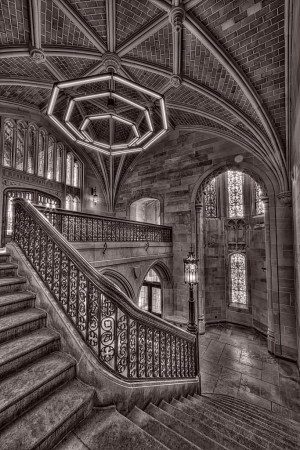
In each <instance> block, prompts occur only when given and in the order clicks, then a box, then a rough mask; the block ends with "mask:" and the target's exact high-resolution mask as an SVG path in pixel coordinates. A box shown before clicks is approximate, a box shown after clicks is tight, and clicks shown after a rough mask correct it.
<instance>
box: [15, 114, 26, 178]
mask: <svg viewBox="0 0 300 450" xmlns="http://www.w3.org/2000/svg"><path fill="white" fill-rule="evenodd" d="M25 133H26V131H25V124H24V123H23V122H19V123H18V125H17V151H16V169H18V170H24V154H25Z"/></svg>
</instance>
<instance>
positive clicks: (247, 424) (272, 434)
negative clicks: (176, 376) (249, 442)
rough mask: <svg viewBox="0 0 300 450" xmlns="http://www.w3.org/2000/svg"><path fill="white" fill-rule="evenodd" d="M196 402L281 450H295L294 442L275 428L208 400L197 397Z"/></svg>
mask: <svg viewBox="0 0 300 450" xmlns="http://www.w3.org/2000/svg"><path fill="white" fill-rule="evenodd" d="M196 401H197V402H199V405H200V406H201V407H203V408H204V409H205V410H209V411H212V412H214V413H215V414H217V415H219V416H223V417H224V418H225V419H226V420H228V421H234V422H235V423H236V424H238V425H239V426H241V427H242V428H247V429H249V430H251V431H252V432H253V433H255V434H256V435H259V436H261V437H262V438H264V439H266V440H267V441H269V442H270V443H273V444H275V445H277V446H279V447H281V448H290V449H294V448H295V446H294V443H293V442H290V441H289V440H288V439H287V438H286V436H285V435H282V434H281V433H280V432H278V433H277V432H276V430H275V431H274V428H266V426H265V425H264V424H261V423H260V422H259V421H254V420H253V419H252V418H249V417H247V416H243V417H242V416H241V415H239V414H233V413H232V412H231V411H230V410H229V409H226V408H224V407H222V408H221V407H220V406H219V405H216V404H215V403H213V402H209V401H208V399H207V398H203V397H200V396H197V399H196ZM197 408H198V407H197ZM296 448H297V447H296Z"/></svg>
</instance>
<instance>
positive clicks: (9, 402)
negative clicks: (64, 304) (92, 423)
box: [0, 253, 94, 450]
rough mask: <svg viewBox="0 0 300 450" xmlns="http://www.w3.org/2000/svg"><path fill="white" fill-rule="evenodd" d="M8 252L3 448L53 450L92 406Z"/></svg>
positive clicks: (2, 258)
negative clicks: (51, 449)
mask: <svg viewBox="0 0 300 450" xmlns="http://www.w3.org/2000/svg"><path fill="white" fill-rule="evenodd" d="M17 269H18V267H17V266H16V265H14V264H12V263H11V262H10V256H9V254H7V253H0V449H1V450H25V449H26V450H27V449H28V450H29V449H41V450H42V449H50V448H52V447H53V446H54V445H55V444H56V443H57V442H59V441H60V440H61V439H62V438H63V437H64V436H65V435H66V434H67V433H68V432H69V431H70V430H71V429H72V428H73V427H74V426H75V425H76V424H77V423H78V422H79V421H80V420H82V419H83V418H85V417H86V416H87V415H88V414H89V413H90V411H91V410H92V406H93V396H94V392H93V389H91V388H90V387H87V386H86V385H84V384H83V383H82V382H81V381H79V380H78V379H76V366H75V361H74V360H73V359H72V358H71V357H70V356H68V355H67V354H65V353H62V352H61V351H60V337H59V335H58V334H57V333H56V332H55V331H53V330H50V329H49V328H47V327H46V323H47V314H46V313H45V312H44V311H41V310H39V309H37V308H35V295H34V294H32V293H31V292H29V291H27V290H25V289H26V278H23V277H20V276H18V275H17Z"/></svg>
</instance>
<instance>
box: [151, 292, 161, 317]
mask: <svg viewBox="0 0 300 450" xmlns="http://www.w3.org/2000/svg"><path fill="white" fill-rule="evenodd" d="M152 312H153V313H155V314H161V288H157V287H152Z"/></svg>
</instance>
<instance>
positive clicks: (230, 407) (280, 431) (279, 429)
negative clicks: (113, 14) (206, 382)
mask: <svg viewBox="0 0 300 450" xmlns="http://www.w3.org/2000/svg"><path fill="white" fill-rule="evenodd" d="M205 401H207V402H211V403H213V404H214V405H216V406H217V408H221V409H222V410H224V411H226V412H229V414H231V415H235V417H237V418H239V419H240V420H244V421H248V422H249V421H250V422H253V424H254V425H255V426H256V425H259V426H263V427H265V428H266V429H268V430H270V431H272V433H276V434H277V435H278V437H280V438H281V439H289V441H290V443H292V442H297V438H298V435H297V434H295V431H294V430H293V431H292V432H290V431H289V430H288V429H287V428H286V427H285V426H282V425H279V424H278V423H275V421H272V420H270V419H268V418H264V417H258V416H255V414H254V413H253V412H249V411H246V410H241V409H238V408H237V407H236V405H234V404H233V403H230V402H228V403H221V402H217V401H213V400H212V399H208V398H207V397H206V398H205Z"/></svg>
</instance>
